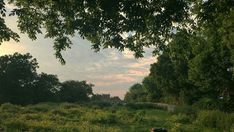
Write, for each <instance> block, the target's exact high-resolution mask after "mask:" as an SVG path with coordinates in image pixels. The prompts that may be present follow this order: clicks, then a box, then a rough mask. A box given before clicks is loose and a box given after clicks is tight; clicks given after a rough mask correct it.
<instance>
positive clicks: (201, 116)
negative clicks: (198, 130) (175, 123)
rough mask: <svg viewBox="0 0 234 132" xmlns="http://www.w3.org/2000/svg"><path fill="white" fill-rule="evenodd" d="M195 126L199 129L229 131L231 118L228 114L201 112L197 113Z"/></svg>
mask: <svg viewBox="0 0 234 132" xmlns="http://www.w3.org/2000/svg"><path fill="white" fill-rule="evenodd" d="M195 124H196V125H198V126H201V127H208V128H217V129H218V130H222V131H230V130H231V126H232V124H233V117H232V116H230V114H227V113H224V112H221V111H218V110H209V111H208V110H203V111H201V112H199V113H198V116H197V119H196V122H195Z"/></svg>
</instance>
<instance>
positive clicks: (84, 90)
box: [59, 80, 94, 102]
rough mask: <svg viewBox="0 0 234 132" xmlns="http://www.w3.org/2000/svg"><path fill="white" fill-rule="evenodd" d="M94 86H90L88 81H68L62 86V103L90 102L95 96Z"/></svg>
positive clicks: (60, 96)
mask: <svg viewBox="0 0 234 132" xmlns="http://www.w3.org/2000/svg"><path fill="white" fill-rule="evenodd" d="M93 86H94V85H93V84H88V83H87V82H86V81H73V80H71V81H66V82H63V83H62V85H61V89H60V91H59V98H60V101H62V102H64V101H65V102H80V101H88V100H89V97H90V96H91V95H93V91H92V87H93Z"/></svg>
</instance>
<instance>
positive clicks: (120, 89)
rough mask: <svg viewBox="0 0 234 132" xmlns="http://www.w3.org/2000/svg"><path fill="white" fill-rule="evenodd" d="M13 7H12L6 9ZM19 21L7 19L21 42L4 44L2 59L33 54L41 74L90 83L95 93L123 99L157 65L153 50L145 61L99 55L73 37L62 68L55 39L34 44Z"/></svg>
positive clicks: (109, 52) (40, 37) (116, 53)
mask: <svg viewBox="0 0 234 132" xmlns="http://www.w3.org/2000/svg"><path fill="white" fill-rule="evenodd" d="M6 7H7V9H10V8H12V6H11V5H7V6H6ZM16 21H17V18H15V17H7V19H6V23H7V25H8V26H9V27H10V28H11V29H12V30H13V31H15V32H17V33H19V35H20V42H18V43H17V42H15V41H9V42H3V43H2V44H1V45H0V56H1V55H6V54H13V53H15V52H19V53H30V54H31V55H32V56H33V57H34V58H36V59H37V61H38V63H39V69H38V73H41V72H45V73H49V74H56V75H58V78H59V79H60V81H62V82H63V81H66V80H79V81H81V80H86V81H88V82H89V83H92V84H94V85H95V87H94V88H93V91H94V93H99V94H110V95H111V96H119V97H120V98H122V99H123V97H124V95H125V94H126V92H127V91H128V89H129V88H130V87H131V86H132V85H133V84H134V83H138V82H141V81H142V79H143V78H144V77H145V76H147V75H148V74H149V68H150V64H152V63H154V62H156V57H152V54H151V51H152V49H150V48H148V49H145V51H146V53H145V54H144V57H143V58H140V59H136V58H134V56H133V53H132V52H130V51H128V50H125V51H124V52H119V51H118V50H117V49H103V50H101V51H100V52H98V53H96V52H94V51H93V50H92V49H91V43H90V42H89V41H87V40H84V39H82V38H80V37H79V36H78V35H77V36H75V37H73V38H72V42H73V45H72V46H71V49H68V50H66V51H64V52H63V57H64V59H65V60H66V64H65V65H61V63H60V62H59V60H58V59H56V58H55V56H54V53H55V51H54V50H53V40H52V39H48V38H47V39H46V38H44V36H43V34H40V35H38V38H37V40H34V41H32V40H31V39H29V38H28V37H27V35H26V34H22V33H20V31H19V30H18V28H17V22H16Z"/></svg>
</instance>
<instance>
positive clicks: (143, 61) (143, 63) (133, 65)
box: [126, 56, 156, 68]
mask: <svg viewBox="0 0 234 132" xmlns="http://www.w3.org/2000/svg"><path fill="white" fill-rule="evenodd" d="M155 62H156V58H155V57H151V56H148V57H145V58H140V59H139V60H138V62H137V63H130V64H128V65H127V66H126V67H127V68H144V67H146V66H147V67H149V66H150V64H153V63H155Z"/></svg>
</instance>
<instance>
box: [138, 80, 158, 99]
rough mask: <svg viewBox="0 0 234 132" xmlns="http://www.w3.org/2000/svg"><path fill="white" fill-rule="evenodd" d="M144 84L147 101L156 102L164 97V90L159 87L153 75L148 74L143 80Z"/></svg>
mask: <svg viewBox="0 0 234 132" xmlns="http://www.w3.org/2000/svg"><path fill="white" fill-rule="evenodd" d="M142 86H143V87H144V88H145V89H146V92H147V101H149V102H155V101H157V102H158V101H159V100H160V99H161V97H162V91H161V89H159V88H158V87H157V83H156V80H155V78H154V77H153V76H147V77H145V78H144V79H143V81H142Z"/></svg>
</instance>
